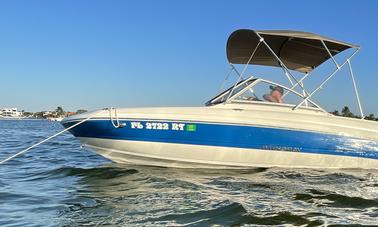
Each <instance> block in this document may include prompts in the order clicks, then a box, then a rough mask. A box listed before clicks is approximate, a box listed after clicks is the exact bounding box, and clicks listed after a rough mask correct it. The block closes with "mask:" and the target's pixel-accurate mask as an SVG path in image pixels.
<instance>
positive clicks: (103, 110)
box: [0, 108, 109, 165]
mask: <svg viewBox="0 0 378 227" xmlns="http://www.w3.org/2000/svg"><path fill="white" fill-rule="evenodd" d="M107 110H109V108H105V109H102V110H99V111H96V112H94V113H93V114H91V115H89V116H88V117H87V118H85V119H83V120H81V121H79V122H77V123H76V124H73V125H71V126H70V127H68V128H66V129H64V130H62V131H60V132H58V133H56V134H54V135H52V136H50V137H48V138H46V139H44V140H42V141H40V142H38V143H36V144H34V145H32V146H30V147H28V148H26V149H24V150H22V151H20V152H18V153H16V154H14V155H12V156H10V157H8V158H6V159H4V160H2V161H0V165H1V164H4V163H5V162H7V161H9V160H11V159H13V158H15V157H17V156H20V155H22V154H23V153H26V152H27V151H29V150H31V149H33V148H34V147H36V146H39V145H41V144H43V143H44V142H46V141H48V140H50V139H52V138H54V137H57V136H59V135H60V134H62V133H64V132H66V131H68V130H70V129H72V128H75V127H76V126H78V125H80V124H82V123H84V122H86V121H88V120H90V119H91V118H93V117H94V116H96V115H98V114H101V113H102V112H105V111H107Z"/></svg>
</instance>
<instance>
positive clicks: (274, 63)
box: [62, 29, 378, 169]
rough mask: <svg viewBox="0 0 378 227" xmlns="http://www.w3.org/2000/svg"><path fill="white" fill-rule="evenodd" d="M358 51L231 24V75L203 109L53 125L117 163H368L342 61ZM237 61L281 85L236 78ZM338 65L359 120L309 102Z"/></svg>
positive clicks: (374, 151)
mask: <svg viewBox="0 0 378 227" xmlns="http://www.w3.org/2000/svg"><path fill="white" fill-rule="evenodd" d="M359 49H360V47H359V46H357V45H354V44H350V43H346V42H342V41H338V40H336V39H332V38H328V37H325V36H321V35H317V34H314V33H308V32H302V31H287V30H250V29H240V30H236V31H234V32H233V33H232V34H231V35H230V37H229V38H228V41H227V59H228V62H229V64H230V67H231V72H232V73H234V74H235V75H237V80H236V82H235V83H234V84H233V85H232V86H230V87H229V88H227V89H224V90H223V91H222V92H220V93H219V94H217V95H216V96H215V97H214V98H212V99H211V100H209V101H208V102H207V103H206V105H205V106H202V107H177V108H176V107H154V108H108V109H106V110H105V111H102V112H87V113H83V114H78V115H74V116H70V117H67V118H65V119H63V121H62V124H63V126H64V127H66V128H68V127H72V126H74V125H75V124H77V126H75V127H73V128H71V129H70V130H69V131H70V132H71V133H72V134H73V135H74V136H75V137H77V138H78V139H79V140H80V141H81V143H82V144H83V145H84V146H86V147H88V148H90V149H92V150H94V151H95V152H97V153H98V154H100V155H102V156H104V157H106V158H108V159H110V160H112V161H114V162H117V163H124V164H137V165H150V166H161V167H177V168H219V169H227V168H259V167H263V168H265V167H282V168H319V169H325V168H363V169H378V122H374V121H370V120H365V119H364V114H363V110H362V108H361V103H360V98H359V94H358V89H357V86H356V82H355V77H354V73H353V70H352V65H351V59H352V57H354V56H355V54H356V53H357V52H358V51H359ZM344 51H349V52H350V55H348V56H347V57H346V59H343V61H342V62H339V60H337V59H336V58H335V56H336V55H337V54H339V53H341V52H344ZM344 53H347V52H344ZM324 62H329V63H330V64H334V65H335V69H334V71H332V73H331V74H329V75H326V76H325V77H324V79H323V81H322V82H321V83H320V84H319V85H318V86H316V88H315V89H312V90H311V91H309V90H308V88H307V87H304V81H305V80H306V79H307V78H308V77H309V76H311V72H312V71H313V70H314V69H316V68H317V67H318V66H320V65H322V64H323V63H324ZM240 65H242V66H243V67H245V68H246V67H248V66H250V65H260V66H268V67H280V68H282V69H283V76H284V77H283V78H285V80H286V79H287V80H288V82H287V84H283V83H278V82H275V81H271V80H267V79H264V78H262V77H257V76H249V77H246V76H245V75H244V72H245V70H243V71H240V70H238V69H237V67H235V66H240ZM346 66H348V67H346ZM344 67H346V68H349V72H350V73H349V75H350V78H351V80H352V82H353V85H354V86H353V89H352V90H354V93H355V95H356V100H357V104H358V107H359V110H360V116H361V118H359V119H356V118H347V117H341V116H335V115H333V114H331V113H329V112H327V111H326V110H324V109H323V108H322V107H321V106H320V105H319V104H318V103H316V102H315V101H314V100H312V97H313V95H314V94H315V93H317V92H319V91H320V89H321V88H322V87H323V86H325V85H326V84H327V83H328V81H329V80H331V79H332V78H333V77H334V76H335V75H336V74H337V73H338V72H339V71H340V70H341V69H342V68H344ZM245 68H244V69H245ZM294 73H296V74H299V75H301V77H300V78H299V77H298V75H296V76H295V74H294ZM278 96H279V97H278ZM93 115H95V116H93ZM91 116H93V117H91ZM80 121H82V123H80ZM79 123H80V124H79Z"/></svg>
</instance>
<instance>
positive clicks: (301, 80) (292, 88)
mask: <svg viewBox="0 0 378 227" xmlns="http://www.w3.org/2000/svg"><path fill="white" fill-rule="evenodd" d="M309 75H310V73H306V74H305V75H304V76H303V77H302V78H301V79H299V80H298V83H300V84H301V85H302V86H303V87H304V85H303V80H304V79H306V78H307V77H308V76H309ZM298 83H295V84H294V85H293V86H292V87H291V88H290V89H291V90H294V88H296V87H297V86H298ZM302 91H303V93H306V94H307V92H305V91H304V90H302ZM288 93H289V92H288V91H287V92H286V93H285V94H284V95H283V96H282V98H285V96H286V95H287V94H288Z"/></svg>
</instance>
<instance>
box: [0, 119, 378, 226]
mask: <svg viewBox="0 0 378 227" xmlns="http://www.w3.org/2000/svg"><path fill="white" fill-rule="evenodd" d="M62 129H63V128H62V126H61V125H60V124H59V123H54V122H47V121H0V158H1V159H4V158H5V157H7V156H9V155H11V154H13V153H15V152H18V151H20V150H22V149H23V148H25V147H27V146H30V145H32V144H34V143H36V142H38V141H40V140H42V139H44V138H46V137H48V136H50V135H52V134H54V133H56V132H58V131H60V130H62ZM83 225H87V226H103V225H105V226H106V225H108V226H138V225H139V226H159V225H168V226H173V225H176V226H182V225H186V226H187V225H190V226H209V225H219V226H243V225H252V226H256V225H281V226H282V225H288V226H318V225H334V226H337V225H342V226H345V225H368V226H371V225H377V226H378V171H373V170H369V171H368V170H307V169H277V168H270V169H264V168H259V169H253V170H237V171H236V170H235V171H230V170H227V171H221V170H198V169H197V170H185V169H172V168H157V167H145V166H120V165H117V164H115V163H112V162H110V161H108V160H106V159H104V158H102V157H101V156H98V155H96V154H94V153H92V152H90V151H88V150H86V149H84V148H81V147H80V144H79V142H78V141H77V140H76V139H75V138H74V137H73V136H71V135H70V134H68V133H66V134H63V135H62V136H60V137H58V138H56V139H54V140H53V141H51V142H48V143H46V144H43V145H41V146H39V147H37V148H35V149H34V150H32V151H30V152H29V153H26V154H25V155H23V156H21V157H19V158H16V159H14V160H12V161H10V162H8V163H7V164H5V165H2V166H0V226H83Z"/></svg>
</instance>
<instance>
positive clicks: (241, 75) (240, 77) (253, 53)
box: [224, 39, 263, 103]
mask: <svg viewBox="0 0 378 227" xmlns="http://www.w3.org/2000/svg"><path fill="white" fill-rule="evenodd" d="M262 41H263V39H260V42H259V43H258V44H257V45H256V47H255V49H254V50H253V52H252V54H251V56H250V57H249V59H248V61H247V63H246V65H245V67H244V69H243V71H242V72H241V73H240V74H239V73H238V74H239V79H238V80H237V81H236V83H235V85H234V87H233V88H232V89H231V91H230V94H228V97H227V99H226V101H225V102H224V103H226V102H227V100H228V99H229V98H230V97H231V94H232V92H234V89H235V87H236V85H237V84H238V83H239V81H240V80H241V79H242V78H243V74H244V72H245V70H246V69H247V67H248V65H249V63H250V62H251V61H252V58H253V56H254V55H255V53H256V51H257V48H258V47H259V46H260V44H261V42H262Z"/></svg>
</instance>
